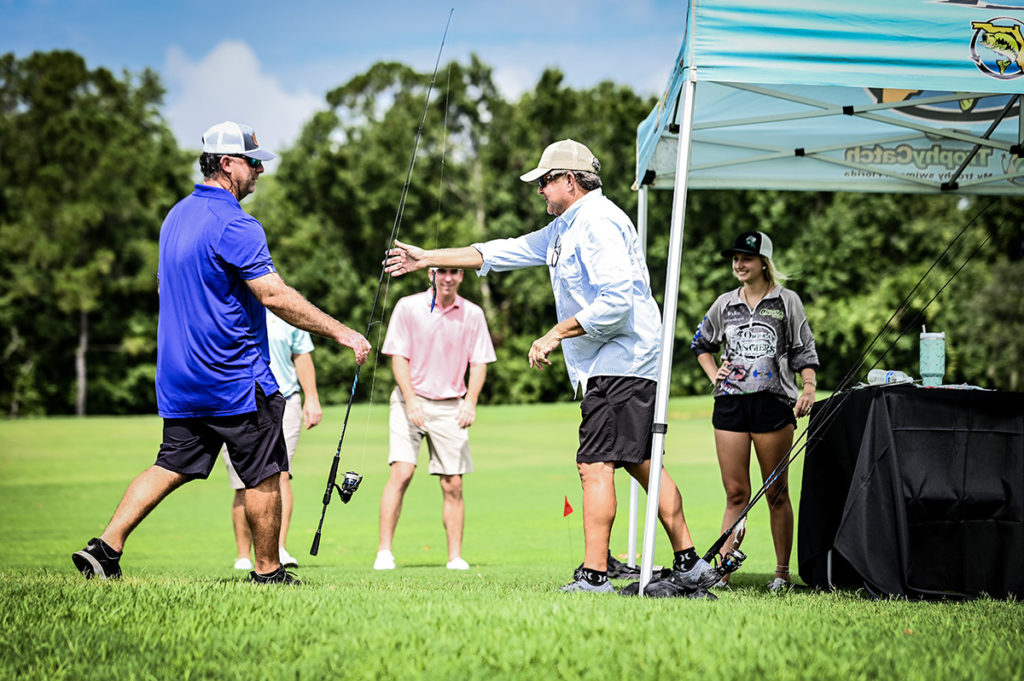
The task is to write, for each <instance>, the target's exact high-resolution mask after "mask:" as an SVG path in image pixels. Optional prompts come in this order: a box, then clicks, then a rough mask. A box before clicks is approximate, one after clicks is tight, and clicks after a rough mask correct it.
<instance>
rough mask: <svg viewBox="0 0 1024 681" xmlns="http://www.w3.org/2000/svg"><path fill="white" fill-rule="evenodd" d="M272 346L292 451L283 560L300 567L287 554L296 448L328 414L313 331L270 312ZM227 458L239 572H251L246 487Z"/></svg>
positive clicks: (284, 489) (284, 497) (284, 485)
mask: <svg viewBox="0 0 1024 681" xmlns="http://www.w3.org/2000/svg"><path fill="white" fill-rule="evenodd" d="M267 340H268V341H269V344H270V370H271V372H273V374H274V379H275V380H276V381H277V385H278V387H279V389H280V391H281V395H282V396H283V397H284V399H285V403H284V417H283V420H282V426H283V434H284V443H285V446H286V447H287V449H288V472H287V473H282V474H281V476H280V479H281V534H280V537H281V538H280V546H279V547H278V555H279V557H280V558H281V565H283V566H284V567H286V568H287V567H298V565H299V561H297V560H296V559H295V558H294V557H292V555H291V554H290V553H288V549H286V548H285V544H286V543H287V540H288V527H289V526H290V525H291V519H292V506H293V502H292V483H291V478H292V472H291V471H292V460H293V458H294V457H295V448H296V447H297V446H298V444H299V434H300V433H301V432H302V425H303V423H305V425H306V429H307V430H309V429H310V428H313V427H314V426H316V425H317V424H319V423H320V419H321V417H322V416H323V411H322V409H321V407H320V395H319V393H318V392H317V389H316V368H315V367H314V366H313V355H312V352H313V339H312V338H311V337H310V335H309V332H308V331H303V330H302V329H297V328H295V327H294V326H292V325H291V324H289V323H288V322H286V321H284V320H283V319H281V318H280V317H278V316H277V315H275V314H274V313H273V312H271V311H270V310H267ZM221 458H222V459H223V460H224V465H225V466H226V467H227V469H228V479H229V482H230V484H231V488H232V489H233V490H235V498H234V501H233V502H232V504H231V524H232V526H233V527H234V530H235V543H236V544H237V546H238V557H237V558H236V559H235V569H236V570H251V569H252V561H251V560H249V552H250V550H251V549H252V532H251V531H250V529H249V521H248V520H246V517H245V484H244V483H243V482H242V480H241V478H239V477H238V473H236V472H235V468H234V466H232V465H231V458H230V457H229V456H228V452H227V450H226V449H224V450H221Z"/></svg>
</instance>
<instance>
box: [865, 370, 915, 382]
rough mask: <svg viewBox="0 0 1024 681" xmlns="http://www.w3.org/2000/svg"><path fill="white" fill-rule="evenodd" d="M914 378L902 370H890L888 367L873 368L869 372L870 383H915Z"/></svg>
mask: <svg viewBox="0 0 1024 681" xmlns="http://www.w3.org/2000/svg"><path fill="white" fill-rule="evenodd" d="M913 382H914V379H913V378H911V377H910V376H907V375H906V374H905V373H903V372H902V371H890V370H888V369H872V370H871V371H869V372H868V383H870V384H871V385H881V384H884V383H913Z"/></svg>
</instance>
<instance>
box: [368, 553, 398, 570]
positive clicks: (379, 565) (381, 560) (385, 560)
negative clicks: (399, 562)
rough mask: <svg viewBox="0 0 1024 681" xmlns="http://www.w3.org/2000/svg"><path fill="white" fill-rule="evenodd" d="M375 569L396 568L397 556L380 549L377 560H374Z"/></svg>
mask: <svg viewBox="0 0 1024 681" xmlns="http://www.w3.org/2000/svg"><path fill="white" fill-rule="evenodd" d="M373 569H374V570H394V569H395V556H394V554H392V553H391V552H390V551H378V552H377V560H375V561H373Z"/></svg>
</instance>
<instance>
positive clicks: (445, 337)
mask: <svg viewBox="0 0 1024 681" xmlns="http://www.w3.org/2000/svg"><path fill="white" fill-rule="evenodd" d="M431 297H432V296H431V292H430V291H425V292H423V293H415V294H413V295H411V296H406V297H405V298H402V299H401V300H399V301H398V303H397V304H396V305H395V311H394V312H392V313H391V322H390V323H389V324H388V333H387V336H385V338H384V345H383V346H382V347H381V352H383V353H384V354H385V355H392V356H393V355H398V356H400V357H405V358H406V359H408V360H409V372H410V375H411V378H412V387H413V390H415V391H416V394H417V395H420V396H422V397H427V398H429V399H432V400H447V399H451V398H453V397H462V396H463V395H465V394H466V368H467V367H468V365H470V364H486V363H488V362H493V361H494V360H495V359H496V358H495V356H494V346H493V345H491V334H490V333H489V332H488V330H487V320H486V319H485V318H484V311H483V310H481V309H480V306H479V305H476V304H474V303H471V302H469V301H468V300H466V299H465V298H463V297H462V296H455V302H454V303H452V305H451V306H450V307H446V308H442V307H441V304H440V303H439V302H438V303H437V304H435V305H434V311H433V312H431V311H430V299H431Z"/></svg>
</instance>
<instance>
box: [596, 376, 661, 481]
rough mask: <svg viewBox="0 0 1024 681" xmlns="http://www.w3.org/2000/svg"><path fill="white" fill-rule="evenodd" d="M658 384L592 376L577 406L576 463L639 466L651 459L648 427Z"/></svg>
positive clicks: (622, 377)
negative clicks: (637, 464) (609, 463)
mask: <svg viewBox="0 0 1024 681" xmlns="http://www.w3.org/2000/svg"><path fill="white" fill-rule="evenodd" d="M657 387H658V384H657V382H656V381H652V380H650V379H648V378H636V377H635V376H594V377H592V378H591V379H590V380H588V381H587V392H586V394H585V395H584V396H583V401H582V402H581V403H580V413H581V414H582V416H583V419H582V421H580V448H579V450H577V452H576V463H597V462H612V463H614V464H615V467H616V468H619V467H621V466H623V465H624V464H634V463H643V462H644V461H646V460H647V459H650V458H651V425H652V424H653V423H654V400H655V397H656V396H657Z"/></svg>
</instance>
